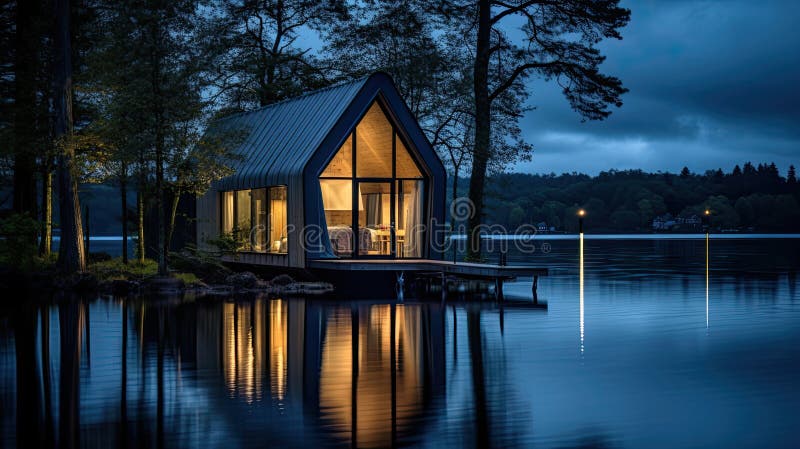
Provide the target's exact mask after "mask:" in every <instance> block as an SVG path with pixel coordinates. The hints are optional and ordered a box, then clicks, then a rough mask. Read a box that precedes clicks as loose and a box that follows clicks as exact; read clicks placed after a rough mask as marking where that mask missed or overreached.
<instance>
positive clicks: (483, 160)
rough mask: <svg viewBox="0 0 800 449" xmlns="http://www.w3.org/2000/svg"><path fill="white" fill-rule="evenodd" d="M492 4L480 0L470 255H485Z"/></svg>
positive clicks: (469, 223) (468, 248) (468, 257)
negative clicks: (483, 222)
mask: <svg viewBox="0 0 800 449" xmlns="http://www.w3.org/2000/svg"><path fill="white" fill-rule="evenodd" d="M490 13H491V6H490V2H489V0H480V1H479V2H478V41H477V46H476V48H477V50H476V54H475V67H474V90H475V149H474V151H473V152H472V174H471V176H470V179H469V199H470V201H472V204H473V210H474V213H473V214H472V216H470V217H469V220H468V226H467V232H468V234H469V245H468V246H467V259H468V260H473V261H479V260H480V259H481V237H480V224H481V218H482V217H483V191H484V186H485V182H486V167H487V165H488V162H489V155H490V153H491V150H490V148H489V145H490V135H491V103H490V100H489V44H490V41H489V33H490V31H491V24H490V22H489V19H490Z"/></svg>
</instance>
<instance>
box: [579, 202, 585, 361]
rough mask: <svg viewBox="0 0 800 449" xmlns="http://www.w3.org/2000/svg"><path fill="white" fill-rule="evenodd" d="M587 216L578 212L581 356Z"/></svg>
mask: <svg viewBox="0 0 800 449" xmlns="http://www.w3.org/2000/svg"><path fill="white" fill-rule="evenodd" d="M585 216H586V211H585V210H583V209H580V210H578V262H579V265H578V288H579V289H580V290H579V294H580V296H579V299H580V301H579V307H580V317H579V323H580V332H581V355H583V349H584V348H583V217H585Z"/></svg>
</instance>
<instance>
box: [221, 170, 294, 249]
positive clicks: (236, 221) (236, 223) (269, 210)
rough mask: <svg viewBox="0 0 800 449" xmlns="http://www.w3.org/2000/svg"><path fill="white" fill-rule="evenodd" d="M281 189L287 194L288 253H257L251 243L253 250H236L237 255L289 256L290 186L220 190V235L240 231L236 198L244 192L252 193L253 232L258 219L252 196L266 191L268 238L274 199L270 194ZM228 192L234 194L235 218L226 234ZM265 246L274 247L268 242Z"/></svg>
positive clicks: (266, 231)
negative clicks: (226, 199)
mask: <svg viewBox="0 0 800 449" xmlns="http://www.w3.org/2000/svg"><path fill="white" fill-rule="evenodd" d="M281 188H282V189H285V192H286V200H285V202H286V214H285V215H286V251H283V252H280V251H267V250H265V251H255V250H253V249H252V242H251V243H250V245H251V246H250V248H251V249H243V250H236V253H246V254H265V255H273V256H287V255H289V252H290V247H291V243H290V239H289V186H288V185H287V184H276V185H271V186H263V187H255V188H251V189H233V190H220V191H219V202H220V203H219V204H220V208H219V235H225V234H228V233H233V232H234V231H235V230H237V229H238V227H239V216H238V213H239V206H238V201H237V200H236V198H237V193H239V192H244V191H248V192H250V195H249V196H250V223H251V230H252V226H253V223H255V221H254V220H255V219H256V217H255V208H254V207H253V194H252V192H253V191H254V190H260V189H264V190H265V192H264V193H265V198H266V204H265V208H266V215H267V218H266V229H265V230H264V232H265V233H266V234H267V236H269V233H270V231H271V230H272V199H271V195H270V193H271V190H272V189H281ZM228 192H231V193H233V195H232V196H231V198H232V201H233V217H232V219H231V230H230V231H229V232H226V231H225V229H224V223H225V218H224V214H225V194H226V193H228ZM265 246H266V247H267V248H272V245H271V244H270V242H269V241H266V243H265Z"/></svg>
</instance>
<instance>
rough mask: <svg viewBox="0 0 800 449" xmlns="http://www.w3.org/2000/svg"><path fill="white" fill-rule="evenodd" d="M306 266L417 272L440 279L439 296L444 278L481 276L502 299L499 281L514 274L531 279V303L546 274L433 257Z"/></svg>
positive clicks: (519, 267)
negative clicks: (541, 278) (454, 261)
mask: <svg viewBox="0 0 800 449" xmlns="http://www.w3.org/2000/svg"><path fill="white" fill-rule="evenodd" d="M307 263H308V268H310V269H317V270H333V271H348V272H358V271H363V272H370V271H372V272H375V271H383V272H387V271H388V272H394V273H396V274H398V279H399V278H400V275H401V274H404V273H406V272H411V273H414V274H418V275H427V276H436V277H439V278H441V283H442V299H443V300H444V297H445V295H446V287H445V286H446V282H447V278H448V277H455V278H462V279H484V280H487V281H493V282H494V283H495V292H496V296H497V299H499V300H503V282H505V281H510V280H514V279H516V278H518V277H531V278H533V286H532V294H533V301H534V304H536V303H537V302H538V294H537V287H538V284H539V276H547V274H548V270H547V268H540V267H532V266H522V265H495V264H481V263H470V262H458V263H453V262H448V261H444V260H433V259H327V260H311V261H308V262H307Z"/></svg>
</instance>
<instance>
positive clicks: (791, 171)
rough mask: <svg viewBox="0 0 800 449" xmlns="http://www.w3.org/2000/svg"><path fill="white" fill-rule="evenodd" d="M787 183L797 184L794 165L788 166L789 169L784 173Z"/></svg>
mask: <svg viewBox="0 0 800 449" xmlns="http://www.w3.org/2000/svg"><path fill="white" fill-rule="evenodd" d="M786 183H787V184H791V185H794V184H797V174H796V173H795V169H794V165H790V166H789V171H788V172H787V173H786Z"/></svg>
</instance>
